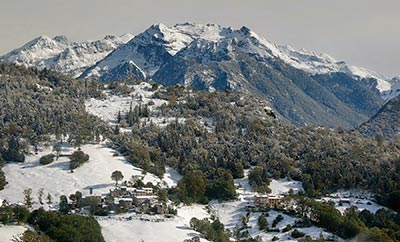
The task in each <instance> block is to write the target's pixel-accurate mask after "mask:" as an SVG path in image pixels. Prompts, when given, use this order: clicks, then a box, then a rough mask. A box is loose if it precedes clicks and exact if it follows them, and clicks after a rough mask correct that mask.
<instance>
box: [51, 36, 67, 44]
mask: <svg viewBox="0 0 400 242" xmlns="http://www.w3.org/2000/svg"><path fill="white" fill-rule="evenodd" d="M53 40H54V41H57V42H60V43H63V44H68V43H69V40H68V38H67V37H66V36H65V35H57V36H56V37H54V38H53Z"/></svg>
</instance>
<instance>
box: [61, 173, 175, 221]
mask: <svg viewBox="0 0 400 242" xmlns="http://www.w3.org/2000/svg"><path fill="white" fill-rule="evenodd" d="M118 172H119V171H115V172H114V173H113V175H114V178H113V179H114V180H116V184H115V187H114V188H111V189H110V190H109V192H108V193H103V194H97V193H96V191H95V190H94V189H93V188H92V187H91V188H89V195H87V196H84V197H81V193H80V192H77V193H75V194H71V195H70V196H69V200H67V201H65V198H61V199H60V208H59V210H60V211H62V212H66V213H69V214H71V213H79V214H84V215H88V214H93V215H99V216H105V215H113V214H121V213H135V214H148V215H156V214H158V215H164V216H165V217H167V218H169V217H173V216H174V215H176V210H174V209H173V207H172V205H169V206H168V205H167V201H166V198H165V197H163V198H161V197H160V196H159V195H158V194H160V193H162V194H163V192H165V191H164V190H163V189H162V188H160V187H155V186H153V185H152V184H146V185H145V184H143V182H142V180H143V177H142V176H139V175H137V176H134V177H132V178H131V180H130V181H123V182H121V183H120V184H119V183H118V180H119V179H118V178H117V179H115V174H119V173H118ZM117 176H118V175H117ZM122 177H123V176H119V178H120V179H121V180H122ZM132 181H134V182H132ZM160 190H162V192H161V191H160Z"/></svg>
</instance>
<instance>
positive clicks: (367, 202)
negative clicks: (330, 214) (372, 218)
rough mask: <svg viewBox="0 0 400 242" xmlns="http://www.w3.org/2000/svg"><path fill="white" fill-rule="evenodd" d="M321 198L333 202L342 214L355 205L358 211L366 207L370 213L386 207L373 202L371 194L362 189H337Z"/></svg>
mask: <svg viewBox="0 0 400 242" xmlns="http://www.w3.org/2000/svg"><path fill="white" fill-rule="evenodd" d="M321 200H322V201H333V202H335V208H336V209H337V210H339V211H340V212H341V213H342V214H343V213H344V211H345V210H346V209H347V208H350V207H352V206H355V207H357V208H358V210H360V211H362V210H364V209H367V210H368V211H370V212H371V213H376V211H378V210H379V209H381V208H386V207H383V206H381V205H379V204H377V203H376V202H374V199H373V194H371V193H370V192H368V191H362V190H348V191H338V192H336V193H333V194H330V195H329V196H328V197H323V198H322V199H321ZM386 209H387V208H386Z"/></svg>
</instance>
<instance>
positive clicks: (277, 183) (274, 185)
mask: <svg viewBox="0 0 400 242" xmlns="http://www.w3.org/2000/svg"><path fill="white" fill-rule="evenodd" d="M269 188H270V189H271V193H272V194H288V193H289V192H290V190H292V191H293V193H294V194H296V193H298V192H300V191H304V190H303V185H302V184H301V182H299V181H293V180H291V181H288V180H287V179H279V180H275V179H272V180H271V183H270V184H269Z"/></svg>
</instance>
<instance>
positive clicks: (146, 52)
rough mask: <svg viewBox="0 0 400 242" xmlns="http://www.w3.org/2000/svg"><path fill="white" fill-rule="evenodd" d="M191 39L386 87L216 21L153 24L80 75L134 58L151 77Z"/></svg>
mask: <svg viewBox="0 0 400 242" xmlns="http://www.w3.org/2000/svg"><path fill="white" fill-rule="evenodd" d="M194 40H206V41H211V42H220V41H223V40H231V41H234V42H237V43H239V44H240V48H241V50H242V51H243V52H245V53H248V54H251V55H253V56H254V57H256V58H257V59H258V60H261V61H262V60H265V59H268V58H279V59H281V60H282V61H284V62H285V63H287V64H289V65H291V66H293V67H295V68H298V69H301V70H303V71H306V72H308V73H310V74H326V73H332V72H343V73H346V74H349V75H351V76H353V77H360V78H375V79H376V80H377V85H376V87H377V89H378V90H379V91H381V92H384V91H388V90H390V83H389V82H388V81H387V78H386V77H385V76H383V75H381V74H379V73H376V72H373V71H369V70H367V69H364V68H360V67H355V66H351V65H349V64H347V63H345V62H343V61H337V60H335V59H333V58H332V57H330V56H329V55H327V54H317V53H314V52H310V51H307V50H304V49H302V50H295V49H293V48H292V47H290V46H280V45H277V44H274V43H272V42H270V41H268V40H266V39H264V38H263V37H261V36H259V35H258V34H256V33H255V32H253V31H251V30H250V29H248V28H246V27H242V28H241V29H239V30H234V29H232V28H230V27H228V28H225V27H222V26H219V25H213V24H208V25H202V24H193V23H185V24H177V25H175V26H172V27H167V26H165V25H163V24H158V25H153V26H151V27H150V28H149V29H147V30H146V31H144V32H143V33H141V34H139V35H137V36H136V37H135V38H133V39H132V40H131V41H130V42H129V43H127V44H126V45H123V46H121V47H120V48H118V49H117V50H116V51H114V52H113V53H112V54H110V55H109V56H107V57H106V58H105V59H103V60H102V61H101V62H99V63H97V64H96V65H95V66H93V67H92V68H90V69H89V70H87V71H86V72H85V73H84V75H82V77H85V78H86V77H95V78H100V79H102V75H103V74H104V73H107V72H109V71H110V70H113V71H114V72H115V71H116V70H115V68H116V67H117V66H119V65H121V64H124V63H129V62H134V63H136V65H137V66H138V67H139V68H140V69H141V70H142V71H143V72H144V73H146V77H147V78H151V77H152V76H153V75H154V74H155V73H156V72H157V70H158V69H159V68H160V67H161V65H163V64H164V63H165V62H167V61H168V59H169V58H171V57H173V56H175V55H176V54H177V53H178V52H180V51H181V50H182V49H183V48H185V47H188V46H189V45H190V44H191V43H192V42H193V41H194Z"/></svg>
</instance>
